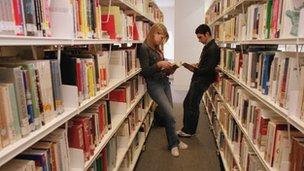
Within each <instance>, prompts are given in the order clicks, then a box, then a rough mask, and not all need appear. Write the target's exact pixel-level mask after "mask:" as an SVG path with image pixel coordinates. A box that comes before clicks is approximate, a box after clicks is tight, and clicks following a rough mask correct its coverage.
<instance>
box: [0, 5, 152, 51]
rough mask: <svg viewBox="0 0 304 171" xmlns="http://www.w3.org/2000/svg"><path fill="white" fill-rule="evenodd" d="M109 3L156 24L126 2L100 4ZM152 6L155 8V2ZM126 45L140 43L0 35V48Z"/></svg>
mask: <svg viewBox="0 0 304 171" xmlns="http://www.w3.org/2000/svg"><path fill="white" fill-rule="evenodd" d="M110 1H111V5H112V6H113V5H116V6H119V7H120V8H121V9H123V10H125V11H127V12H128V13H130V14H135V15H136V17H137V19H140V20H142V21H146V22H149V23H152V24H153V23H155V22H156V21H155V20H154V18H153V17H152V15H149V14H148V13H146V12H144V11H141V10H140V9H138V7H136V6H135V5H134V4H132V3H130V2H128V1H126V0H106V1H103V3H102V4H103V5H104V6H108V5H109V3H110ZM152 2H153V1H152ZM149 3H151V1H150V2H149ZM154 5H155V6H157V4H156V3H155V2H154ZM126 43H142V41H139V40H113V39H78V38H63V37H35V36H15V35H0V46H30V45H32V46H39V45H86V44H126Z"/></svg>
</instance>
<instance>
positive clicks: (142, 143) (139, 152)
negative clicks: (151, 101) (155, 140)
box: [130, 120, 153, 171]
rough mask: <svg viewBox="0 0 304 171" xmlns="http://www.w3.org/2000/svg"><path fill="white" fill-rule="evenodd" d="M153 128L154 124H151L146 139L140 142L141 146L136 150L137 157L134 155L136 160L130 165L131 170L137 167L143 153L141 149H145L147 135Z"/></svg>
mask: <svg viewBox="0 0 304 171" xmlns="http://www.w3.org/2000/svg"><path fill="white" fill-rule="evenodd" d="M152 122H153V120H152ZM151 128H152V124H151V125H150V127H149V129H148V133H147V135H146V136H145V139H144V140H143V141H142V142H140V144H139V148H138V149H137V150H136V151H135V155H134V156H135V157H134V159H135V160H133V161H134V162H132V164H131V166H130V171H133V170H134V168H135V166H136V163H137V161H138V159H139V156H140V154H141V151H142V149H143V146H144V144H145V142H146V140H147V137H148V135H149V133H150V129H151Z"/></svg>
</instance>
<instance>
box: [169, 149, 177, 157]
mask: <svg viewBox="0 0 304 171" xmlns="http://www.w3.org/2000/svg"><path fill="white" fill-rule="evenodd" d="M171 154H172V156H173V157H178V156H179V150H178V147H173V148H172V149H171Z"/></svg>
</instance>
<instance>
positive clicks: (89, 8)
mask: <svg viewBox="0 0 304 171" xmlns="http://www.w3.org/2000/svg"><path fill="white" fill-rule="evenodd" d="M143 3H145V4H148V5H140V4H143ZM138 4H139V6H142V7H143V8H145V9H146V8H149V9H150V8H151V9H150V10H149V11H150V12H151V13H153V14H151V15H153V16H155V17H156V18H157V17H158V18H161V16H159V14H158V13H160V11H159V10H155V8H154V7H153V6H149V1H148V0H141V1H138ZM146 6H147V7H146ZM0 8H1V9H3V10H1V12H0V16H1V17H0V35H18V36H38V37H42V36H44V37H61V38H90V39H93V38H94V39H101V38H111V39H124V40H141V39H139V38H143V37H145V35H142V34H144V33H146V30H145V29H146V28H147V27H149V26H148V25H149V24H148V23H146V22H144V21H137V20H136V16H135V15H132V14H130V13H127V11H124V10H122V9H121V8H120V7H119V6H110V7H108V6H104V5H102V2H101V1H100V0H72V1H70V0H52V1H50V0H28V1H24V0H3V1H1V3H0ZM63 24H64V25H65V26H64V27H62V25H63ZM141 25H145V27H141ZM137 26H139V27H137ZM139 34H141V35H139Z"/></svg>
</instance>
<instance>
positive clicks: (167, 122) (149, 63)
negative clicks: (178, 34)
mask: <svg viewBox="0 0 304 171" xmlns="http://www.w3.org/2000/svg"><path fill="white" fill-rule="evenodd" d="M168 38H169V34H168V32H167V29H166V27H165V26H164V25H163V24H160V23H157V24H154V25H153V26H152V27H151V29H150V32H149V33H148V35H147V37H146V40H145V41H144V43H143V44H142V45H141V46H140V47H139V49H138V54H137V56H138V58H139V61H140V65H141V68H142V75H143V76H144V78H145V80H146V82H147V89H148V93H149V95H150V96H151V98H152V99H153V100H154V101H155V102H156V103H157V105H158V107H159V108H160V111H161V112H160V113H159V114H160V115H161V116H160V117H161V118H163V120H164V126H165V130H166V136H167V140H168V149H169V150H171V154H172V155H173V156H174V157H178V156H179V149H187V148H188V145H187V144H185V143H183V142H182V141H180V140H179V139H178V136H177V134H176V131H175V119H174V113H173V102H172V94H171V88H170V82H169V78H168V75H170V74H173V73H174V71H175V69H176V67H175V65H173V64H172V63H170V62H168V61H165V59H164V55H163V52H162V50H161V47H162V46H163V44H164V43H165V42H166V41H167V40H168Z"/></svg>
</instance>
